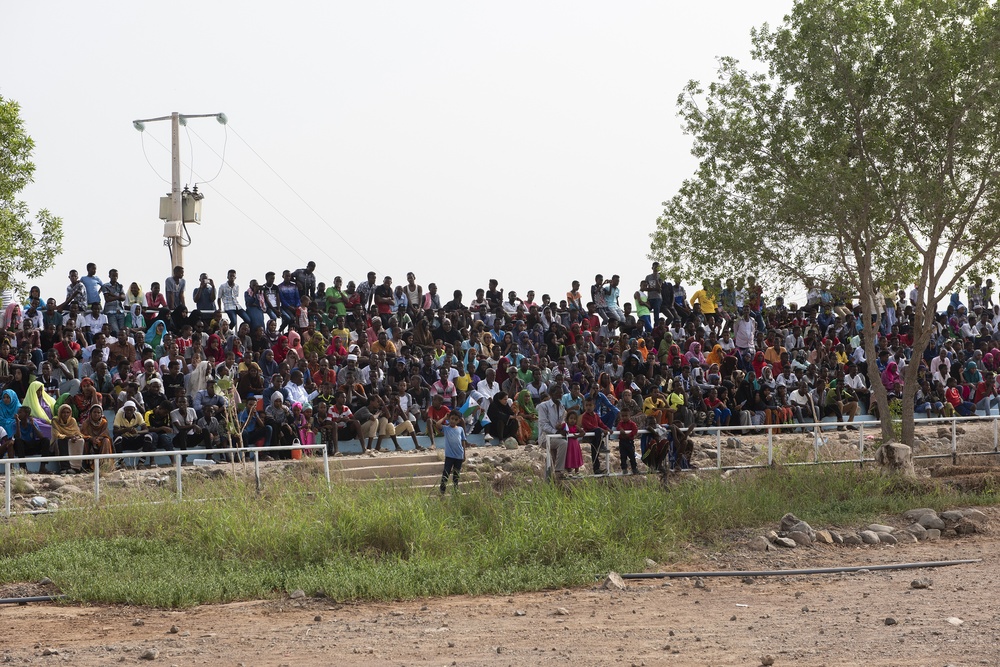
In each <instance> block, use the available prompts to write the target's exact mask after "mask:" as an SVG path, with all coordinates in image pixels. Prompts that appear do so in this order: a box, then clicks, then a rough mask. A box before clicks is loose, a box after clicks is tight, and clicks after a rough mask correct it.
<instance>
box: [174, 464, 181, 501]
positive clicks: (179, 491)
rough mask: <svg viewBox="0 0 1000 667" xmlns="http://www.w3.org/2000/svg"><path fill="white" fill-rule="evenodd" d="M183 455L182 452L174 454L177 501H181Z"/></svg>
mask: <svg viewBox="0 0 1000 667" xmlns="http://www.w3.org/2000/svg"><path fill="white" fill-rule="evenodd" d="M181 458H182V457H181V455H180V452H178V453H177V454H174V470H175V471H176V473H177V500H180V499H181V495H182V487H181Z"/></svg>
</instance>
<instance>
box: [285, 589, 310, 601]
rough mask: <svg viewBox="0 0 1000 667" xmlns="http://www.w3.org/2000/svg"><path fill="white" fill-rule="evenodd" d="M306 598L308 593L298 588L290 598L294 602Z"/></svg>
mask: <svg viewBox="0 0 1000 667" xmlns="http://www.w3.org/2000/svg"><path fill="white" fill-rule="evenodd" d="M305 596H306V592H305V591H304V590H302V589H301V588H296V589H295V590H294V591H292V594H291V595H289V596H288V597H290V598H291V599H293V600H300V599H302V598H304V597H305Z"/></svg>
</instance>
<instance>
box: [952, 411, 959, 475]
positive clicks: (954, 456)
mask: <svg viewBox="0 0 1000 667" xmlns="http://www.w3.org/2000/svg"><path fill="white" fill-rule="evenodd" d="M951 464H952V465H958V417H952V418H951Z"/></svg>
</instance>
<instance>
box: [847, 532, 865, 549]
mask: <svg viewBox="0 0 1000 667" xmlns="http://www.w3.org/2000/svg"><path fill="white" fill-rule="evenodd" d="M843 539H844V544H848V545H851V546H857V545H859V544H864V542H862V541H861V538H860V537H858V536H857V535H853V534H851V533H848V534H847V535H844V537H843Z"/></svg>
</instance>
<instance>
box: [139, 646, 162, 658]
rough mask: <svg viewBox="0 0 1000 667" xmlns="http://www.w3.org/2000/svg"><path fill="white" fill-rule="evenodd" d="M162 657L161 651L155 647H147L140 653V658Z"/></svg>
mask: <svg viewBox="0 0 1000 667" xmlns="http://www.w3.org/2000/svg"><path fill="white" fill-rule="evenodd" d="M159 657H160V652H159V651H158V650H157V649H155V648H147V649H146V650H145V651H143V652H142V653H140V654H139V659H140V660H156V659H157V658H159Z"/></svg>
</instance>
